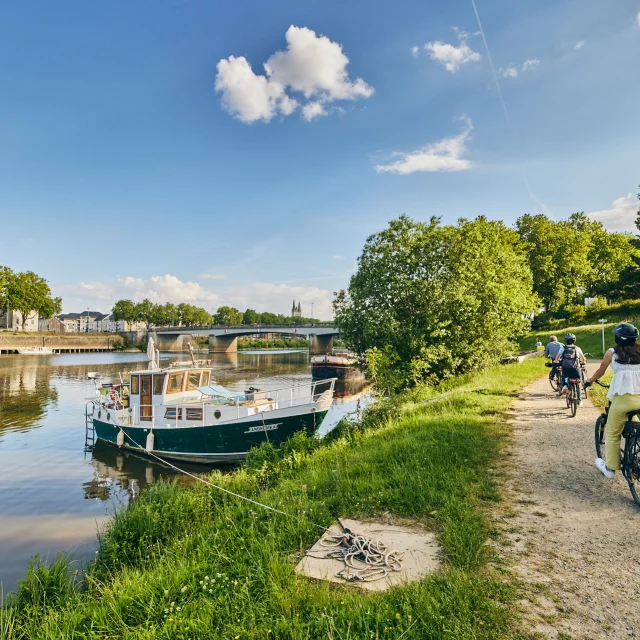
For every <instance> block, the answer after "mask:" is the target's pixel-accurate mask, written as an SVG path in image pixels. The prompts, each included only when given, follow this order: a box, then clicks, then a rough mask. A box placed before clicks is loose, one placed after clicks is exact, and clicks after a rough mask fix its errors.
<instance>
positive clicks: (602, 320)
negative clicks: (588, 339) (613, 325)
mask: <svg viewBox="0 0 640 640" xmlns="http://www.w3.org/2000/svg"><path fill="white" fill-rule="evenodd" d="M606 321H607V319H606V318H600V320H598V322H599V323H600V324H601V325H602V357H603V358H604V323H605V322H606Z"/></svg>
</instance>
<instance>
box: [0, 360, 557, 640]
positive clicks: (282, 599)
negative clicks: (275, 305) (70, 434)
mask: <svg viewBox="0 0 640 640" xmlns="http://www.w3.org/2000/svg"><path fill="white" fill-rule="evenodd" d="M543 374H546V369H544V367H543V362H542V360H541V359H533V360H528V361H525V362H524V363H522V364H519V365H508V366H502V367H493V368H491V369H488V370H486V371H484V372H482V373H476V374H473V375H468V376H465V377H463V378H460V379H457V380H455V381H449V382H448V383H447V385H443V387H442V388H440V389H437V390H436V389H433V388H429V387H420V388H417V389H414V390H412V391H410V392H407V393H404V394H403V395H401V396H398V397H394V398H391V399H380V400H379V401H378V402H377V403H375V404H374V405H373V406H371V407H370V408H367V409H366V410H365V411H364V412H363V414H362V416H361V417H360V420H358V421H356V420H354V419H348V420H345V421H343V422H342V423H341V424H340V425H339V426H338V427H337V428H336V430H335V431H334V432H333V433H332V434H330V435H329V436H327V437H325V438H324V439H323V440H321V441H318V440H315V439H309V438H305V437H304V436H302V435H298V436H296V437H295V438H293V439H292V440H291V441H290V442H288V443H286V444H285V445H284V446H283V447H282V448H281V449H275V448H274V447H272V446H271V445H268V444H266V445H263V446H262V447H260V448H259V449H256V450H254V451H252V452H251V454H250V455H249V457H248V459H247V462H246V464H245V465H244V466H243V467H241V468H239V469H238V470H236V471H235V472H233V473H230V474H222V473H220V472H213V473H211V474H209V476H208V479H209V480H210V481H211V482H213V483H215V484H217V485H219V486H223V487H225V488H226V489H229V490H230V491H234V492H237V493H240V494H242V495H245V496H248V497H250V498H252V499H254V500H257V501H259V502H262V503H264V504H267V505H270V506H272V507H274V508H276V509H280V510H282V511H284V512H286V513H287V514H288V516H283V515H280V514H278V513H274V512H272V511H268V510H265V509H263V508H261V507H258V506H256V505H253V504H250V503H247V502H245V501H242V500H240V499H238V498H235V497H233V496H229V495H227V494H224V493H222V492H220V491H218V490H217V489H213V488H211V487H208V486H206V485H203V484H200V483H196V484H195V485H193V486H184V485H182V484H180V483H177V482H169V481H165V482H159V483H157V484H156V485H155V486H153V487H152V488H151V489H150V490H148V491H146V492H143V494H142V495H141V496H140V497H139V498H138V499H136V500H135V501H134V502H132V503H131V504H130V505H129V506H128V507H127V508H124V509H122V510H120V511H118V513H117V514H116V515H115V517H114V519H113V520H112V521H111V524H110V525H109V527H108V528H107V530H106V531H105V532H104V534H103V535H102V536H101V537H100V540H99V548H98V552H97V554H96V559H95V561H93V562H91V563H90V564H89V565H88V566H87V567H86V568H85V570H84V571H83V574H82V576H81V577H82V580H81V581H80V582H79V583H76V582H74V580H73V578H72V577H70V574H69V569H70V567H69V562H68V560H67V559H65V558H63V557H60V558H58V559H57V560H56V561H55V562H53V563H52V564H51V565H50V566H48V567H45V566H43V565H42V564H41V563H38V562H34V563H33V564H32V566H31V567H30V568H29V570H28V572H27V576H26V578H25V579H24V580H23V581H22V582H21V584H20V587H19V589H18V592H17V594H15V595H14V596H12V597H11V598H9V600H8V601H7V602H6V603H5V608H4V610H3V616H4V617H3V618H2V620H5V621H6V622H4V623H3V624H4V625H5V626H4V627H3V633H4V636H3V637H4V638H6V639H7V640H14V639H18V638H20V639H23V638H25V639H26V638H29V639H38V640H53V639H54V638H55V639H56V640H59V639H61V638H69V639H71V638H83V639H94V638H95V639H96V640H97V639H98V638H100V639H104V638H126V639H131V640H133V639H140V640H142V639H144V640H150V639H152V638H153V639H166V640H187V639H189V640H200V639H203V640H204V639H214V638H216V639H217V638H220V639H236V640H239V639H240V638H242V639H256V640H257V639H260V640H264V639H265V638H266V639H268V638H281V639H291V640H294V639H295V640H298V639H300V640H302V639H303V638H305V639H306V638H310V639H316V638H317V639H320V638H322V639H325V640H326V639H330V640H339V639H342V640H346V639H350V640H360V639H366V638H403V639H405V638H415V639H423V640H424V639H434V640H435V639H438V640H440V639H443V638H446V639H456V640H459V639H465V638H469V639H471V638H474V639H475V638H486V639H494V638H496V639H497V638H507V637H511V630H512V623H513V616H514V608H513V607H514V603H513V599H514V597H515V595H514V594H515V589H514V588H512V586H510V585H509V583H508V581H507V579H506V577H505V576H504V575H501V574H499V573H497V571H496V569H492V568H490V565H489V564H488V560H490V559H491V557H492V553H494V552H492V551H491V550H490V549H491V548H492V547H490V546H489V545H487V539H488V537H489V535H490V533H491V523H490V520H489V518H488V517H487V515H486V509H487V507H488V506H489V505H490V504H491V503H492V502H494V501H496V500H499V499H500V493H499V488H498V485H497V483H496V480H495V478H494V476H493V475H492V472H491V469H492V467H495V465H497V464H500V462H499V453H500V449H501V447H502V446H503V445H504V443H505V440H506V436H507V434H508V427H507V426H506V422H505V420H504V418H503V415H502V413H503V412H504V411H505V409H506V408H507V407H508V406H509V404H510V403H511V401H512V399H513V397H514V395H515V394H516V393H517V392H518V390H519V389H520V388H521V387H522V386H524V385H525V384H527V383H529V382H531V381H533V380H534V379H536V378H537V377H540V376H541V375H543ZM442 392H445V393H446V395H445V396H443V397H442V398H441V399H440V400H437V401H433V399H434V397H435V396H436V395H437V394H438V393H442ZM336 516H342V517H351V518H364V519H366V518H380V519H382V520H384V521H404V520H406V519H408V520H410V521H414V522H416V523H420V524H421V525H423V526H426V527H428V528H429V529H431V530H432V531H434V532H435V533H436V534H437V538H438V541H439V544H440V546H441V560H442V565H441V569H440V570H439V571H438V572H437V573H435V574H433V575H430V576H427V577H425V578H424V579H422V580H420V581H417V582H414V583H411V584H407V585H404V586H399V587H395V588H392V589H390V590H388V591H387V592H384V593H375V592H374V593H370V592H363V591H362V590H360V589H359V588H358V587H357V586H353V585H336V584H330V583H327V582H324V581H311V580H309V579H307V578H305V577H302V576H299V575H297V574H296V573H295V571H294V567H295V564H296V563H297V562H298V561H299V559H300V558H301V557H302V554H303V553H304V551H305V549H307V548H308V547H309V546H310V545H311V544H313V543H314V542H315V540H316V539H317V538H318V537H319V536H320V535H321V534H322V530H321V529H320V528H319V527H325V526H328V525H329V524H331V523H332V522H333V521H334V520H335V518H336ZM65 580H66V582H65Z"/></svg>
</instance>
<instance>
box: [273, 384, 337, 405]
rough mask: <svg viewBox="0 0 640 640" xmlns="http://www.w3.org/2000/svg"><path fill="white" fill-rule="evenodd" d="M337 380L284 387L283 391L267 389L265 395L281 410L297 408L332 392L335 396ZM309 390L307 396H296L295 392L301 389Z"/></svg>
mask: <svg viewBox="0 0 640 640" xmlns="http://www.w3.org/2000/svg"><path fill="white" fill-rule="evenodd" d="M336 380H337V378H327V379H325V380H314V381H311V382H309V383H307V384H303V385H298V386H296V387H282V388H281V389H266V390H265V393H266V394H267V395H268V397H269V398H271V399H273V400H274V401H275V402H276V403H277V405H278V408H279V409H286V408H287V407H296V406H299V405H301V404H309V402H315V401H316V400H317V399H318V398H319V397H320V396H321V395H322V394H323V393H325V392H326V391H330V392H331V394H332V395H333V389H334V387H335V384H336ZM307 387H308V389H309V392H308V393H306V394H302V395H300V394H296V395H295V396H294V391H296V390H299V389H305V388H307Z"/></svg>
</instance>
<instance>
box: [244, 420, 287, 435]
mask: <svg viewBox="0 0 640 640" xmlns="http://www.w3.org/2000/svg"><path fill="white" fill-rule="evenodd" d="M281 424H282V422H277V423H276V424H265V425H264V426H263V425H258V426H256V427H249V429H248V430H247V431H245V433H260V431H273V430H274V429H277V428H278V427H279V426H280V425H281Z"/></svg>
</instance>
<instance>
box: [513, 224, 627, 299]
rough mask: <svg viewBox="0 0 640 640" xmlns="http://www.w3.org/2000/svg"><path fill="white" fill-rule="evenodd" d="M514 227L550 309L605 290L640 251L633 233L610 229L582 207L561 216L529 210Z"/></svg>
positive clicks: (541, 293) (616, 280) (542, 296)
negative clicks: (555, 216) (567, 215)
mask: <svg viewBox="0 0 640 640" xmlns="http://www.w3.org/2000/svg"><path fill="white" fill-rule="evenodd" d="M516 231H517V232H518V234H519V235H520V238H521V240H522V243H523V245H524V247H525V250H526V251H527V256H528V260H529V266H530V268H531V272H532V275H533V289H534V291H535V292H536V293H537V294H538V295H539V297H540V299H541V300H542V303H543V305H544V307H545V309H546V310H548V311H551V310H555V309H557V308H558V307H560V306H561V305H563V304H573V303H576V302H580V301H582V299H583V298H585V297H587V296H595V295H599V294H600V295H607V293H608V292H610V291H611V290H612V289H613V288H614V287H615V285H616V284H617V283H618V282H619V281H620V278H621V274H622V273H623V272H624V270H625V269H626V268H627V267H629V265H631V264H633V259H634V255H635V254H636V253H637V249H636V248H635V247H634V244H633V237H632V236H631V235H629V234H624V233H611V232H609V231H607V230H606V229H605V228H604V227H603V226H602V223H600V222H598V221H596V220H593V219H591V218H589V217H588V216H586V215H585V214H584V213H574V214H573V215H571V216H570V217H569V219H568V220H560V221H557V222H556V221H554V220H550V219H549V218H547V217H546V216H544V215H542V214H539V215H531V214H526V215H524V216H522V217H520V218H518V220H517V222H516Z"/></svg>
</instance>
